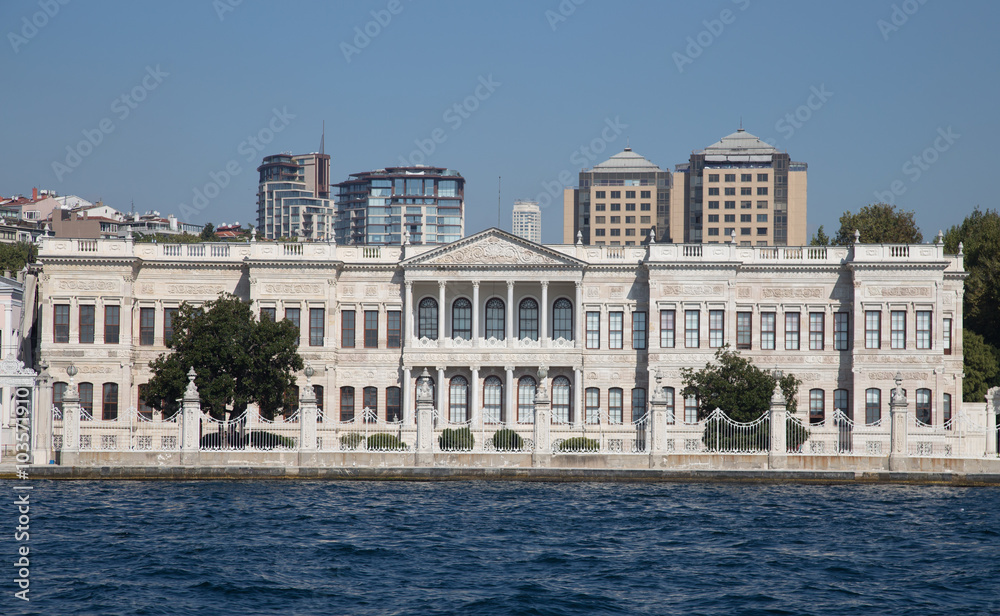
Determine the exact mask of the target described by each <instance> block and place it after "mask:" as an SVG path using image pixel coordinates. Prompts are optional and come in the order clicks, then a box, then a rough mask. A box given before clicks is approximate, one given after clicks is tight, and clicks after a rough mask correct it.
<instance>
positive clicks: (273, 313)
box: [260, 306, 278, 323]
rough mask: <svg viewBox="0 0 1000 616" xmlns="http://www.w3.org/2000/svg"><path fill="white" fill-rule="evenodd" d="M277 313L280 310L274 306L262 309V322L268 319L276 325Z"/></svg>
mask: <svg viewBox="0 0 1000 616" xmlns="http://www.w3.org/2000/svg"><path fill="white" fill-rule="evenodd" d="M277 312H278V310H277V308H275V307H274V306H265V307H263V308H261V309H260V318H261V320H262V321H263V320H264V319H267V320H268V321H270V322H272V323H274V322H275V321H276V320H277Z"/></svg>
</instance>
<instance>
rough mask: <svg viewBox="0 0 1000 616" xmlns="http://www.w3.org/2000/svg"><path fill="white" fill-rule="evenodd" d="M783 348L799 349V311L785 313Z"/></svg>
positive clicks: (787, 349) (788, 349)
mask: <svg viewBox="0 0 1000 616" xmlns="http://www.w3.org/2000/svg"><path fill="white" fill-rule="evenodd" d="M785 350H786V351H798V350H799V313H797V312H786V313H785Z"/></svg>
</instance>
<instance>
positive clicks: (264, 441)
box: [250, 430, 295, 449]
mask: <svg viewBox="0 0 1000 616" xmlns="http://www.w3.org/2000/svg"><path fill="white" fill-rule="evenodd" d="M250 446H251V447H253V448H254V449H295V439H293V438H291V437H288V436H281V435H280V434H273V433H271V432H264V431H262V430H253V431H252V432H250Z"/></svg>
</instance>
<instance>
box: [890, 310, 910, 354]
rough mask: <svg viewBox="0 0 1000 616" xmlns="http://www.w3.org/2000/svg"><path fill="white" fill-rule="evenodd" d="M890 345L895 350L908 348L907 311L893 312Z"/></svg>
mask: <svg viewBox="0 0 1000 616" xmlns="http://www.w3.org/2000/svg"><path fill="white" fill-rule="evenodd" d="M889 327H890V333H891V336H890V343H891V348H893V349H905V348H906V311H905V310H893V311H892V314H891V315H890V316H889Z"/></svg>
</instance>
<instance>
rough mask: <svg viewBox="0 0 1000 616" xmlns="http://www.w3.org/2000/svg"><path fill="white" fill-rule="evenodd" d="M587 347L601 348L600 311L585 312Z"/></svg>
mask: <svg viewBox="0 0 1000 616" xmlns="http://www.w3.org/2000/svg"><path fill="white" fill-rule="evenodd" d="M587 348H588V349H599V348H601V313H600V312H597V311H594V312H588V313H587Z"/></svg>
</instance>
